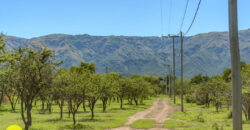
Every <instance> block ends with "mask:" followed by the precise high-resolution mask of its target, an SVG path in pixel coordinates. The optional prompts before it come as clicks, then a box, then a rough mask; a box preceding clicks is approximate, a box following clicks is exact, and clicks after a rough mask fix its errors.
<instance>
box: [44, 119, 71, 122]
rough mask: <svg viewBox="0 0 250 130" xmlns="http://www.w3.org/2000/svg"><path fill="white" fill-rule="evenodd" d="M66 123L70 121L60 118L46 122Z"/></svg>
mask: <svg viewBox="0 0 250 130" xmlns="http://www.w3.org/2000/svg"><path fill="white" fill-rule="evenodd" d="M66 121H70V120H69V119H68V120H65V119H60V118H54V119H47V120H44V122H51V123H53V122H66Z"/></svg>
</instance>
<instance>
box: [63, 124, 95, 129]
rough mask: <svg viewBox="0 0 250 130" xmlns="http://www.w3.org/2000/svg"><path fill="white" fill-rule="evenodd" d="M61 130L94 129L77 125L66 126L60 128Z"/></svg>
mask: <svg viewBox="0 0 250 130" xmlns="http://www.w3.org/2000/svg"><path fill="white" fill-rule="evenodd" d="M60 129H73V130H79V129H84V130H91V129H93V128H92V127H91V126H89V125H83V124H76V125H75V126H74V125H65V126H63V127H60Z"/></svg>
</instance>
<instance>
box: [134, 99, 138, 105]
mask: <svg viewBox="0 0 250 130" xmlns="http://www.w3.org/2000/svg"><path fill="white" fill-rule="evenodd" d="M134 101H135V105H136V106H137V105H138V101H137V99H136V98H134Z"/></svg>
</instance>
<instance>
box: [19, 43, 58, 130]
mask: <svg viewBox="0 0 250 130" xmlns="http://www.w3.org/2000/svg"><path fill="white" fill-rule="evenodd" d="M15 55H16V56H18V58H16V62H17V64H15V65H17V67H16V68H17V69H16V71H17V73H18V75H19V76H18V77H19V79H18V81H19V83H18V86H17V91H18V94H19V95H20V98H21V116H22V120H23V122H24V124H25V130H28V128H29V127H30V126H31V124H32V117H31V110H32V103H33V101H34V99H35V98H36V97H37V96H38V95H39V93H40V92H41V91H42V90H43V89H46V87H47V86H49V84H51V83H52V75H53V70H54V67H55V66H56V65H57V63H55V62H53V57H54V54H53V53H52V51H50V50H48V49H47V48H46V47H45V48H39V49H38V50H33V49H32V48H27V49H22V48H19V49H18V50H17V51H15ZM24 105H25V108H26V111H24ZM25 114H26V117H25Z"/></svg>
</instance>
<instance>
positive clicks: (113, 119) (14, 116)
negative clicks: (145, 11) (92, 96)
mask: <svg viewBox="0 0 250 130" xmlns="http://www.w3.org/2000/svg"><path fill="white" fill-rule="evenodd" d="M157 98H159V96H158V97H153V98H150V99H149V100H145V101H144V104H143V105H138V106H135V105H127V104H126V101H125V105H124V106H123V107H124V109H123V110H121V109H120V105H119V103H117V102H116V101H114V102H112V103H111V105H108V106H107V111H106V112H102V104H101V102H100V101H99V102H98V103H97V104H96V107H95V119H94V120H90V118H91V115H90V110H89V109H88V108H87V112H86V113H84V112H83V108H82V107H80V108H79V112H78V113H77V115H76V121H77V125H76V129H85V130H88V129H91V130H92V129H94V130H100V129H105V128H114V127H118V126H120V125H122V124H123V123H125V122H126V121H127V118H128V117H129V116H130V115H133V114H134V113H136V112H137V111H141V110H144V109H146V108H148V107H150V106H151V105H152V102H153V101H154V100H156V99H157ZM40 109H41V104H37V106H34V107H33V110H32V119H33V122H32V126H31V130H65V129H72V124H73V121H72V115H71V118H69V117H68V113H67V106H65V107H64V113H63V120H60V119H59V118H60V113H59V107H58V106H57V105H53V107H52V113H51V114H49V113H48V112H45V113H44V114H40ZM14 124H16V125H19V126H21V127H22V128H24V124H23V121H22V118H21V114H20V105H19V104H18V105H17V110H16V112H12V111H11V107H10V105H9V104H3V106H2V107H1V108H0V130H5V129H6V128H7V127H8V126H10V125H14Z"/></svg>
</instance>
